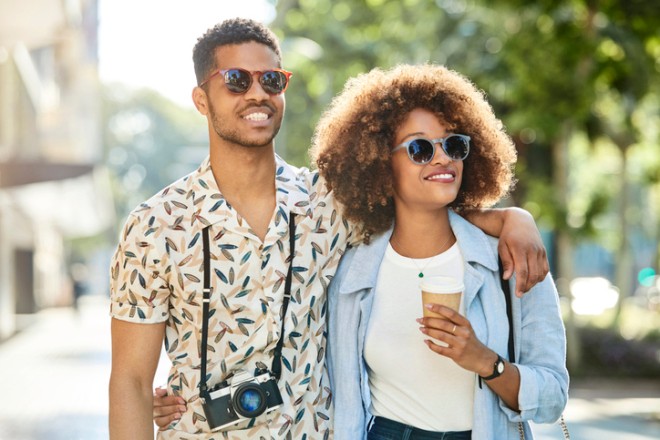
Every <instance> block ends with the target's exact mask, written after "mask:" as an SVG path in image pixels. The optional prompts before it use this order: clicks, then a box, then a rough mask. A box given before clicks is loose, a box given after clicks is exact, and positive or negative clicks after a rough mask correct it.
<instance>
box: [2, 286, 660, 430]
mask: <svg viewBox="0 0 660 440" xmlns="http://www.w3.org/2000/svg"><path fill="white" fill-rule="evenodd" d="M108 310H109V306H108V301H107V299H106V298H102V297H95V296H89V297H83V298H82V299H81V303H80V307H79V310H78V311H76V310H74V309H71V308H59V309H48V310H45V311H42V312H40V313H38V314H37V315H35V316H32V317H30V318H31V319H32V322H31V323H29V324H27V325H26V327H25V329H24V330H23V331H22V332H20V333H19V334H17V335H15V336H14V337H12V338H11V339H9V340H8V341H5V342H3V343H2V344H0V365H2V374H1V375H0V389H1V390H2V391H3V399H2V401H1V402H0V439H1V440H37V439H38V440H44V439H46V440H78V439H80V440H97V439H107V438H108V428H107V412H108V378H109V374H110V334H109V330H110V318H109V316H108ZM166 375H167V359H165V358H162V362H161V364H160V367H159V370H158V373H157V377H156V383H164V382H165V377H166ZM571 385H572V387H571V392H570V394H571V399H570V401H569V405H568V408H567V409H566V411H565V418H566V422H567V423H568V427H569V430H570V432H571V437H572V438H573V439H589V440H592V439H593V440H614V439H617V440H621V439H625V440H650V439H654V440H657V439H659V438H660V382H659V381H655V382H651V381H625V382H612V381H595V380H594V381H573V383H572V384H571ZM534 432H535V434H536V437H535V438H537V439H540V440H551V439H559V438H562V435H561V429H560V428H559V425H551V426H548V425H542V426H535V427H534Z"/></svg>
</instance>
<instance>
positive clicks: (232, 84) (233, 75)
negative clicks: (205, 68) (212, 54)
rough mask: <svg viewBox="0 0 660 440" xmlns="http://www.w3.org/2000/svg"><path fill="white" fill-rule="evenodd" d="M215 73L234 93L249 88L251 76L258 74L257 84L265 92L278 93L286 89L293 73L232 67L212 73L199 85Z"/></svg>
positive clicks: (240, 92)
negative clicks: (220, 76)
mask: <svg viewBox="0 0 660 440" xmlns="http://www.w3.org/2000/svg"><path fill="white" fill-rule="evenodd" d="M216 75H222V77H223V78H224V80H225V86H226V87H227V90H229V91H230V92H232V93H236V94H242V93H245V92H247V91H248V90H250V87H252V77H253V76H254V75H258V76H259V84H261V88H263V89H264V91H265V92H266V93H268V94H269V95H279V94H281V93H284V91H285V90H286V88H287V86H288V85H289V78H291V75H293V73H291V72H287V71H286V70H282V69H271V70H265V71H260V70H255V71H249V70H245V69H239V68H237V67H234V68H232V69H223V70H218V71H216V72H214V73H212V74H211V76H209V77H208V78H206V79H205V80H204V81H202V82H201V84H200V85H199V86H200V87H202V86H203V85H204V84H206V83H207V82H209V81H210V80H211V78H213V77H214V76H216Z"/></svg>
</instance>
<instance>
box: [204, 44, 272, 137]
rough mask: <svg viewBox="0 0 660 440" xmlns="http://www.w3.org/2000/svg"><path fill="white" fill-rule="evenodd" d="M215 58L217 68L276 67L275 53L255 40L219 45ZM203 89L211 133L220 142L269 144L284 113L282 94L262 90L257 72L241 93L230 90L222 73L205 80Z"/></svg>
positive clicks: (247, 68)
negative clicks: (206, 82)
mask: <svg viewBox="0 0 660 440" xmlns="http://www.w3.org/2000/svg"><path fill="white" fill-rule="evenodd" d="M215 58H216V65H217V69H218V70H223V69H230V68H241V69H245V70H248V71H251V72H252V71H266V70H269V69H275V68H279V67H280V65H279V60H278V57H277V55H276V54H275V52H273V51H272V50H271V49H270V48H269V47H268V46H265V45H263V44H259V43H255V42H249V43H242V44H233V45H226V46H221V47H219V48H218V49H216V52H215ZM207 91H208V92H207V96H208V113H209V114H208V115H209V116H210V120H211V124H212V127H213V132H215V134H216V135H217V136H218V137H219V138H220V139H221V140H222V141H225V142H229V143H232V144H235V145H240V146H243V147H266V146H271V145H272V142H273V139H274V138H275V136H276V135H277V133H278V131H279V130H280V125H281V124H282V117H283V116H284V107H285V100H284V94H280V95H269V94H268V93H266V92H265V91H264V89H263V88H262V87H261V84H260V83H259V78H258V75H253V76H252V85H251V86H250V88H249V89H248V90H247V92H245V93H243V94H236V93H233V92H230V91H229V90H228V89H227V87H226V86H225V84H224V78H223V76H222V75H216V76H215V77H213V78H212V79H211V80H210V81H209V82H208V84H207Z"/></svg>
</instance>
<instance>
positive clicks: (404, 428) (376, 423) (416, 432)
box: [372, 416, 472, 440]
mask: <svg viewBox="0 0 660 440" xmlns="http://www.w3.org/2000/svg"><path fill="white" fill-rule="evenodd" d="M375 427H377V429H385V430H387V431H388V432H390V433H396V434H397V436H398V434H401V438H407V439H415V438H420V439H424V440H427V439H428V440H433V439H437V440H463V439H470V438H471V436H472V435H471V434H472V431H446V432H437V431H427V430H425V429H420V428H415V427H414V426H409V425H406V424H403V423H400V422H397V421H395V420H391V419H386V418H385V417H380V416H376V417H374V419H373V424H372V429H373V428H375Z"/></svg>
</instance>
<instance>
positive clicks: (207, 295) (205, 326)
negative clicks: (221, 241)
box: [199, 213, 296, 399]
mask: <svg viewBox="0 0 660 440" xmlns="http://www.w3.org/2000/svg"><path fill="white" fill-rule="evenodd" d="M209 228H210V226H207V227H205V228H204V229H202V248H203V256H204V288H203V290H202V292H203V297H202V341H201V347H200V356H201V365H200V380H199V390H200V397H201V398H202V399H207V398H208V397H209V396H208V386H207V385H206V380H207V377H206V355H207V350H208V342H207V340H208V334H209V303H210V302H211V293H212V292H213V289H212V288H211V252H210V245H209ZM295 242H296V215H295V214H294V213H290V216H289V249H290V255H289V258H288V260H289V270H288V272H287V274H286V281H285V283H284V298H283V299H282V309H281V313H280V318H281V320H282V331H281V332H280V338H279V340H278V341H277V346H276V347H275V351H274V354H273V365H272V372H273V375H274V376H275V379H276V380H279V378H280V374H281V372H282V346H283V345H284V320H285V318H286V309H287V307H288V305H289V299H290V298H291V282H292V278H293V257H294V255H295Z"/></svg>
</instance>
